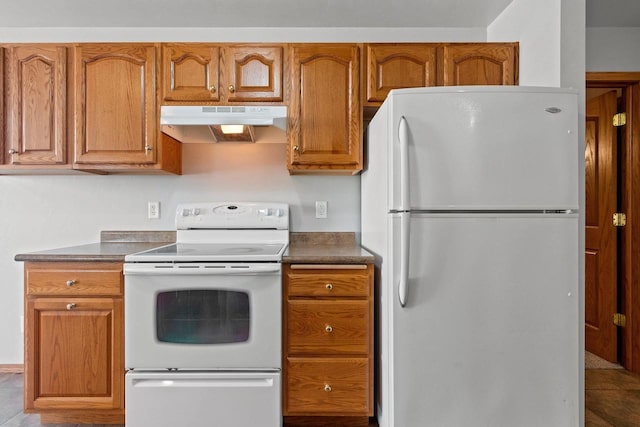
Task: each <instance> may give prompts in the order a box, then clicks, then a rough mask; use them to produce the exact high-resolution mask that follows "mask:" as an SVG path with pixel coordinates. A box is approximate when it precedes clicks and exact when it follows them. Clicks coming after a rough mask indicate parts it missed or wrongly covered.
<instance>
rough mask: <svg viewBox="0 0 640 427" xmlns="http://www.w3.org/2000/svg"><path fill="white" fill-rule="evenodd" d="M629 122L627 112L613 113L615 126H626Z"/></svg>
mask: <svg viewBox="0 0 640 427" xmlns="http://www.w3.org/2000/svg"><path fill="white" fill-rule="evenodd" d="M626 124H627V113H618V114H614V115H613V125H614V126H624V125H626Z"/></svg>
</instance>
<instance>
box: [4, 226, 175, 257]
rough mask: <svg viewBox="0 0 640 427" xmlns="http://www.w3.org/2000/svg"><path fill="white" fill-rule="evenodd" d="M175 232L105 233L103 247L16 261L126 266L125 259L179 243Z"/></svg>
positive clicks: (94, 245) (74, 248) (71, 249)
mask: <svg viewBox="0 0 640 427" xmlns="http://www.w3.org/2000/svg"><path fill="white" fill-rule="evenodd" d="M175 240H176V238H175V231H103V232H102V233H101V234H100V242H99V243H90V244H87V245H79V246H70V247H66V248H57V249H51V250H45V251H39V252H30V253H24V254H18V255H16V256H15V258H14V259H15V260H16V261H43V262H47V261H49V262H55V261H68V262H73V261H78V262H99V261H113V262H118V261H120V262H123V261H124V257H125V255H129V254H133V253H136V252H140V251H144V250H147V249H152V248H157V247H159V246H164V245H168V244H170V243H173V242H175Z"/></svg>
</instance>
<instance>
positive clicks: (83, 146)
mask: <svg viewBox="0 0 640 427" xmlns="http://www.w3.org/2000/svg"><path fill="white" fill-rule="evenodd" d="M73 61H74V103H75V104H74V114H75V123H74V132H75V135H74V137H75V159H74V167H78V168H80V169H82V168H83V167H84V168H92V167H98V168H105V169H108V168H109V166H110V165H111V166H113V165H153V164H155V163H156V162H157V159H158V156H157V149H156V148H157V144H156V132H157V128H158V123H157V112H156V91H155V77H156V47H155V45H153V44H81V45H77V46H75V48H74V59H73ZM89 166H90V167H89Z"/></svg>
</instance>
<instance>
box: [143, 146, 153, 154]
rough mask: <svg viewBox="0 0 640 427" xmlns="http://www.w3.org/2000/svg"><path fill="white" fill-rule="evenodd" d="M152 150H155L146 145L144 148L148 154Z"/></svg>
mask: <svg viewBox="0 0 640 427" xmlns="http://www.w3.org/2000/svg"><path fill="white" fill-rule="evenodd" d="M151 150H153V148H152V147H151V146H150V145H149V144H146V145H145V146H144V151H146V152H147V153H148V152H149V151H151Z"/></svg>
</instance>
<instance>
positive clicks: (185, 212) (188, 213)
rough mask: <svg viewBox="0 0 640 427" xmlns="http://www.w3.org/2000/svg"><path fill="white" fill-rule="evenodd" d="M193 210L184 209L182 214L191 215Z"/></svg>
mask: <svg viewBox="0 0 640 427" xmlns="http://www.w3.org/2000/svg"><path fill="white" fill-rule="evenodd" d="M190 214H191V211H190V210H189V209H182V216H189V215H190Z"/></svg>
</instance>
